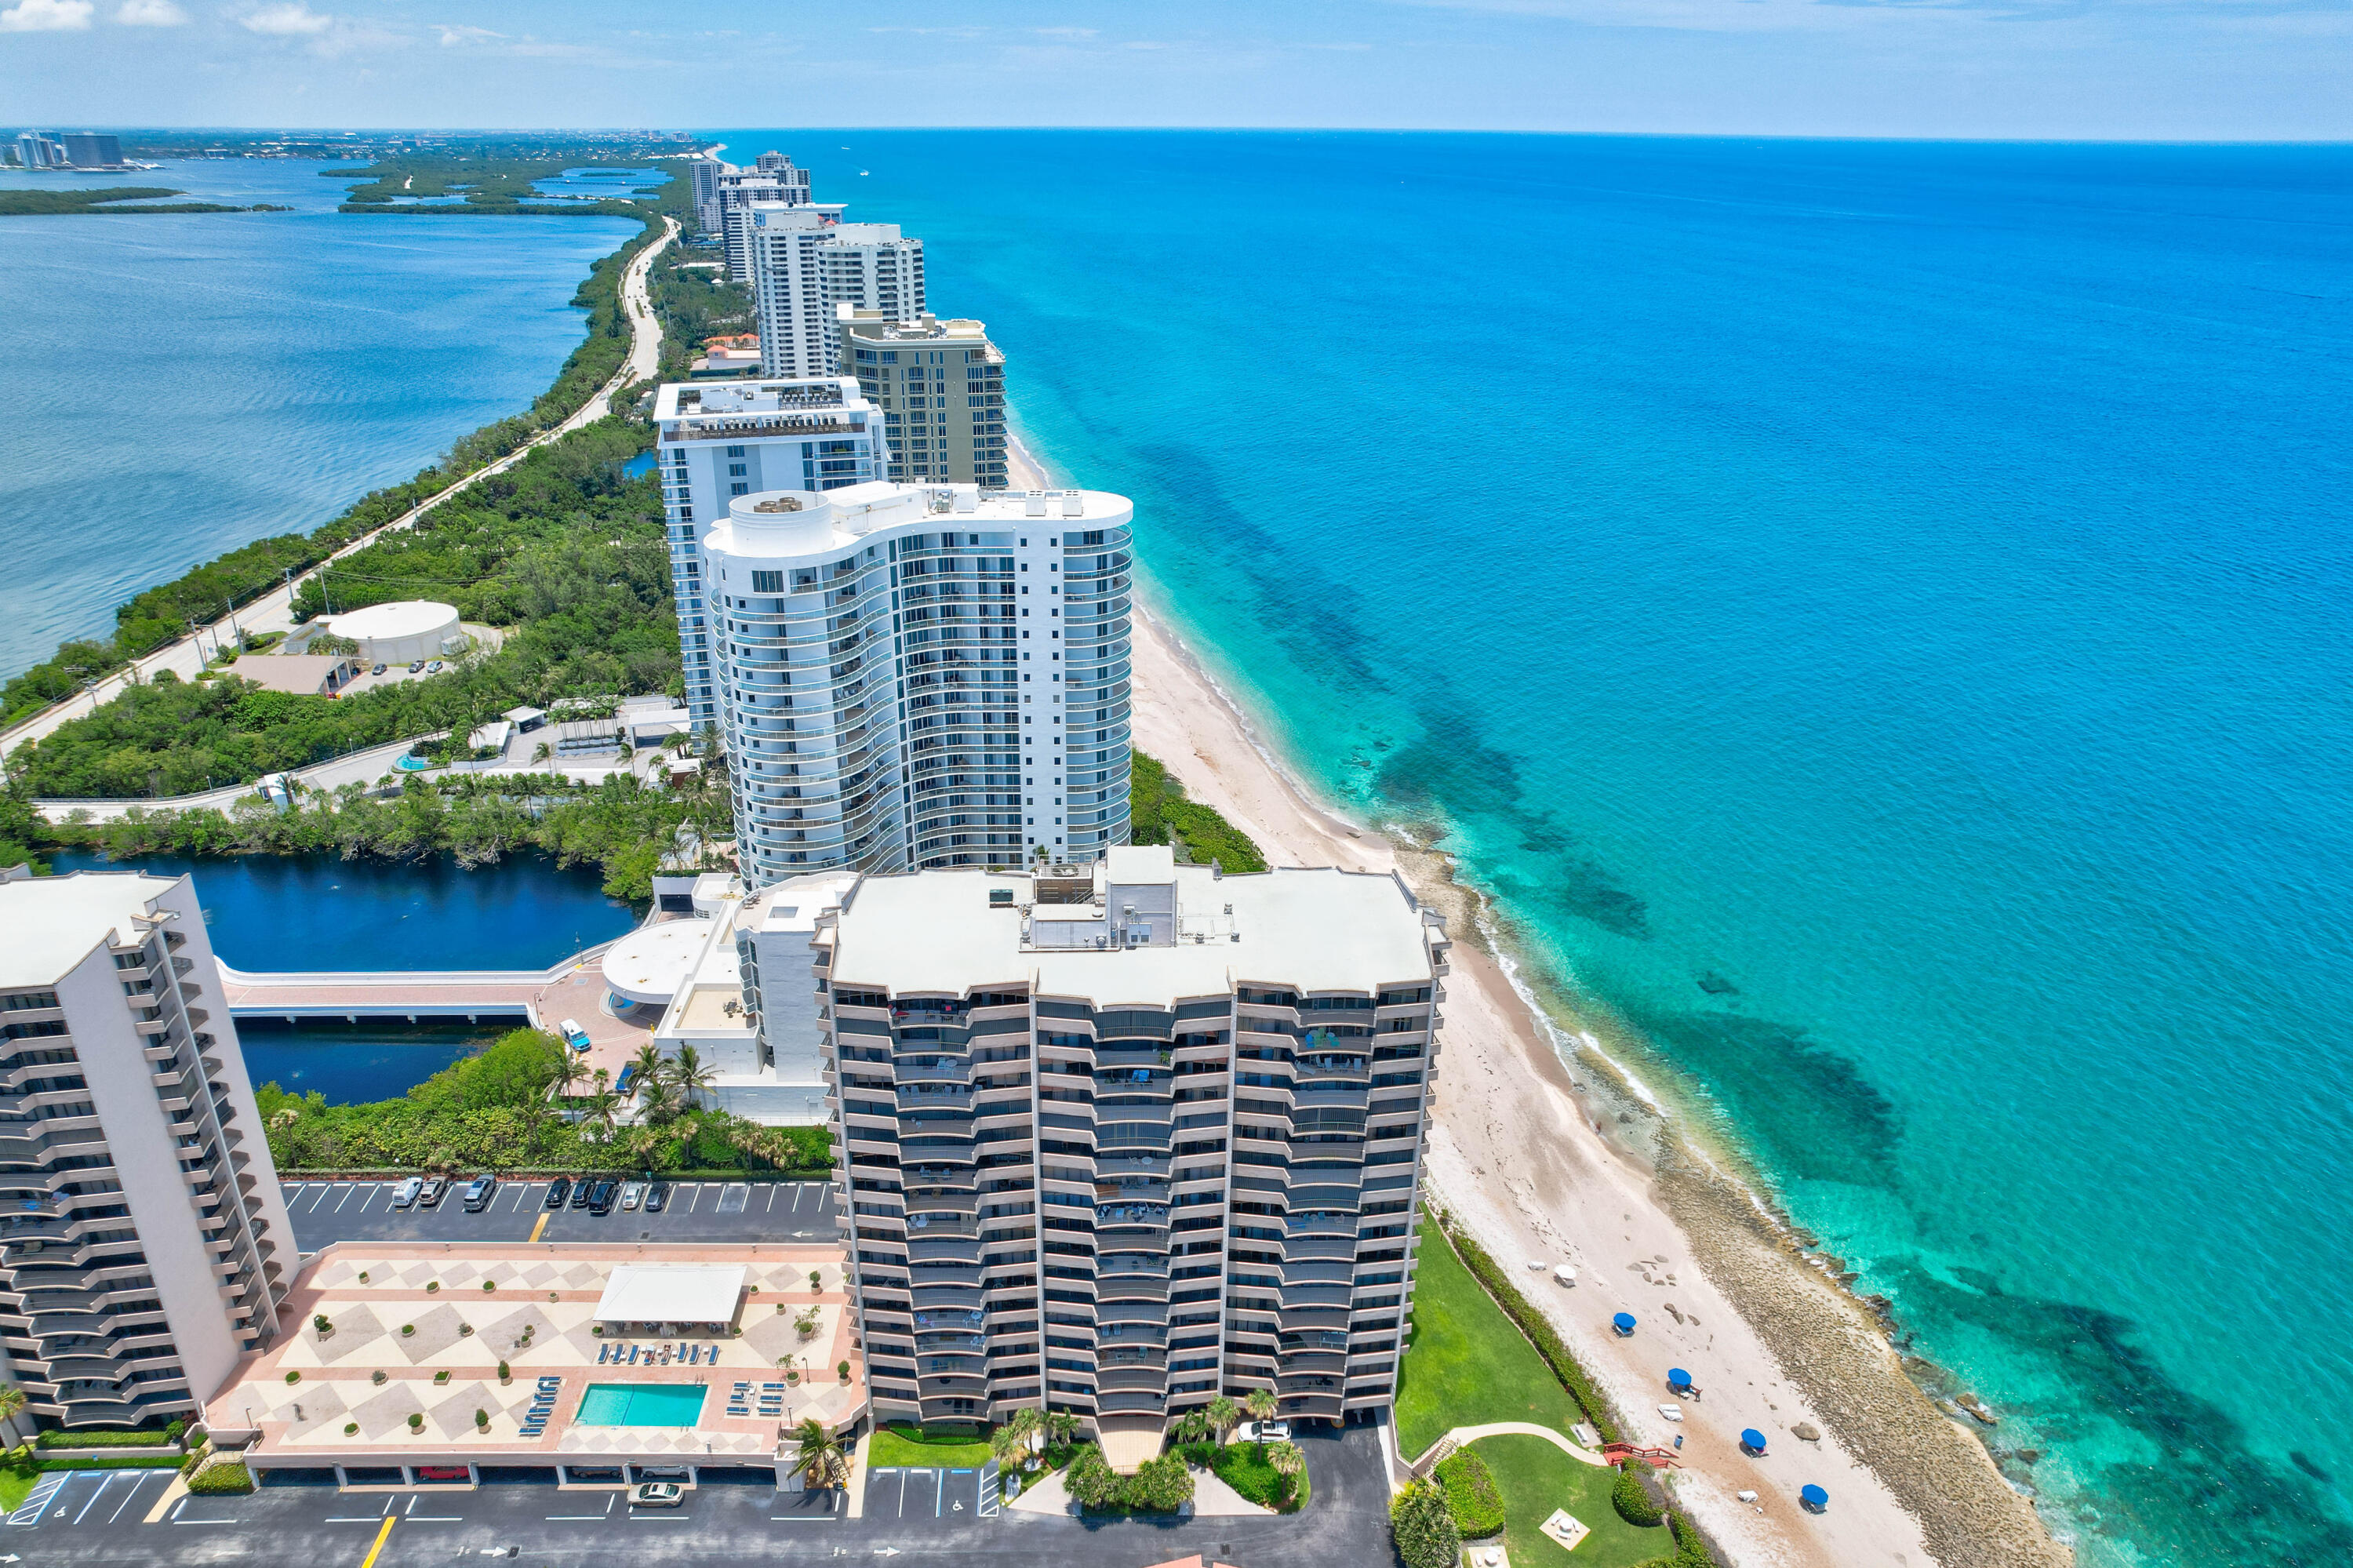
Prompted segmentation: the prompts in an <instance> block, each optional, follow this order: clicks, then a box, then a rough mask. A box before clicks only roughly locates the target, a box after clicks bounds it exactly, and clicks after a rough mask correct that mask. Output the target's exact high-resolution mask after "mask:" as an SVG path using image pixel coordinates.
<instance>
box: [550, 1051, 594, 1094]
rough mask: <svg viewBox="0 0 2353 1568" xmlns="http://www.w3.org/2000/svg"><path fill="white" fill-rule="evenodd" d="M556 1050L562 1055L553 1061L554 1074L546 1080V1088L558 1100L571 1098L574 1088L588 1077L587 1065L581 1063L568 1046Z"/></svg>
mask: <svg viewBox="0 0 2353 1568" xmlns="http://www.w3.org/2000/svg"><path fill="white" fill-rule="evenodd" d="M558 1049H559V1050H560V1051H561V1053H562V1054H560V1055H558V1056H557V1057H556V1059H555V1074H554V1076H553V1077H551V1078H550V1079H548V1081H547V1087H548V1091H549V1093H551V1094H553V1095H554V1096H555V1097H557V1098H558V1099H565V1098H569V1097H571V1094H572V1091H573V1089H574V1087H575V1086H577V1085H578V1084H579V1082H580V1081H581V1080H582V1079H583V1078H586V1076H587V1075H588V1064H586V1062H583V1061H582V1060H581V1059H580V1057H579V1055H578V1054H577V1053H575V1051H573V1050H572V1049H571V1047H569V1046H562V1047H559V1048H558Z"/></svg>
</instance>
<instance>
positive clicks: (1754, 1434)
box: [1740, 1426, 1765, 1454]
mask: <svg viewBox="0 0 2353 1568" xmlns="http://www.w3.org/2000/svg"><path fill="white" fill-rule="evenodd" d="M1740 1446H1742V1447H1744V1448H1746V1449H1747V1450H1748V1451H1749V1452H1750V1453H1752V1454H1762V1453H1763V1452H1764V1451H1765V1434H1763V1433H1762V1432H1759V1431H1757V1428H1755V1427H1754V1426H1744V1427H1742V1428H1741V1429H1740Z"/></svg>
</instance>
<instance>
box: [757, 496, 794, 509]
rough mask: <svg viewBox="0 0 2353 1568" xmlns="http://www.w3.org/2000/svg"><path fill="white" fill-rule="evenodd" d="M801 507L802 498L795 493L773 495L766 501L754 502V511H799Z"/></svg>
mask: <svg viewBox="0 0 2353 1568" xmlns="http://www.w3.org/2000/svg"><path fill="white" fill-rule="evenodd" d="M800 509H801V503H800V498H799V497H798V496H794V495H772V496H770V497H769V498H768V499H767V500H765V501H755V502H754V503H752V510H753V511H754V512H798V511H799V510H800Z"/></svg>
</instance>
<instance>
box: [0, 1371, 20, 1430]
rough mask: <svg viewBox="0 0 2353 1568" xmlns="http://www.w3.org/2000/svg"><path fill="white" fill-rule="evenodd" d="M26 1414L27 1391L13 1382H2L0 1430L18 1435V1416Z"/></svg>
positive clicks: (0, 1385) (0, 1389)
mask: <svg viewBox="0 0 2353 1568" xmlns="http://www.w3.org/2000/svg"><path fill="white" fill-rule="evenodd" d="M22 1414H25V1391H24V1390H23V1389H21V1388H18V1387H17V1386H16V1384H15V1383H0V1432H5V1433H6V1434H7V1435H8V1436H9V1437H11V1438H14V1437H15V1436H16V1417H18V1416H19V1415H22Z"/></svg>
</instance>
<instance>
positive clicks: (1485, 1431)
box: [1413, 1421, 1612, 1475]
mask: <svg viewBox="0 0 2353 1568" xmlns="http://www.w3.org/2000/svg"><path fill="white" fill-rule="evenodd" d="M1482 1437H1541V1438H1543V1439H1544V1440H1545V1441H1546V1442H1547V1443H1550V1444H1551V1445H1552V1446H1554V1447H1556V1448H1557V1449H1559V1450H1560V1451H1561V1452H1562V1453H1564V1454H1566V1455H1567V1456H1568V1457H1570V1458H1572V1459H1575V1460H1577V1462H1578V1463H1580V1464H1586V1465H1591V1466H1594V1467H1596V1468H1599V1469H1604V1470H1607V1469H1610V1468H1612V1466H1611V1465H1610V1463H1609V1460H1607V1459H1605V1458H1603V1457H1601V1456H1600V1455H1599V1454H1597V1453H1595V1452H1594V1451H1593V1450H1592V1449H1590V1448H1580V1447H1578V1446H1577V1445H1576V1444H1574V1443H1572V1442H1570V1441H1569V1440H1568V1439H1567V1438H1566V1437H1564V1436H1561V1435H1560V1434H1559V1433H1557V1432H1556V1431H1554V1430H1553V1429H1552V1428H1551V1427H1549V1426H1538V1425H1535V1423H1534V1422H1531V1421H1491V1422H1489V1423H1488V1424H1487V1425H1484V1426H1457V1427H1456V1428H1455V1429H1454V1430H1453V1431H1451V1432H1449V1433H1448V1434H1447V1435H1446V1436H1443V1437H1440V1439H1439V1440H1438V1441H1437V1442H1435V1443H1432V1444H1431V1445H1430V1446H1429V1447H1428V1448H1426V1449H1424V1450H1423V1451H1422V1456H1421V1457H1420V1458H1419V1459H1416V1460H1415V1461H1414V1462H1413V1471H1414V1474H1416V1475H1419V1474H1421V1470H1422V1467H1423V1466H1424V1465H1426V1464H1428V1463H1429V1462H1430V1455H1432V1454H1435V1453H1437V1452H1438V1450H1439V1449H1440V1448H1442V1447H1444V1446H1446V1445H1447V1444H1449V1443H1452V1444H1453V1445H1454V1446H1456V1447H1457V1448H1468V1447H1469V1446H1471V1445H1472V1444H1473V1443H1476V1442H1477V1441H1479V1439H1480V1438H1482Z"/></svg>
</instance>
